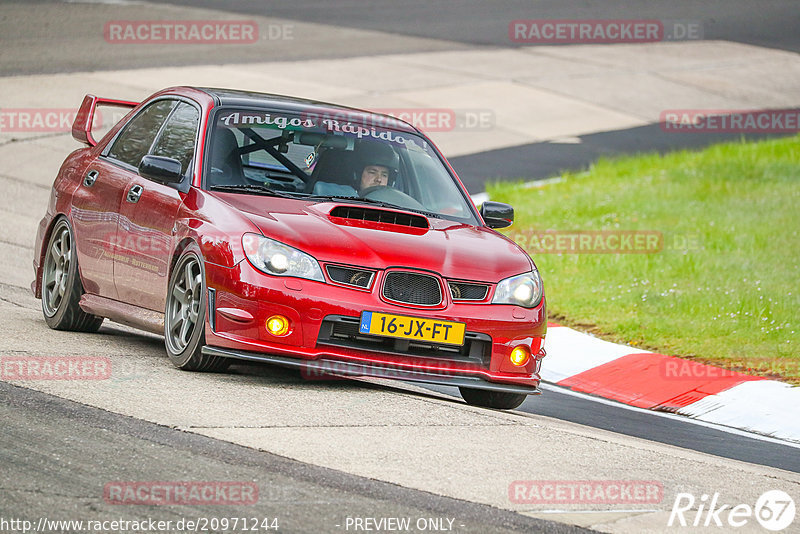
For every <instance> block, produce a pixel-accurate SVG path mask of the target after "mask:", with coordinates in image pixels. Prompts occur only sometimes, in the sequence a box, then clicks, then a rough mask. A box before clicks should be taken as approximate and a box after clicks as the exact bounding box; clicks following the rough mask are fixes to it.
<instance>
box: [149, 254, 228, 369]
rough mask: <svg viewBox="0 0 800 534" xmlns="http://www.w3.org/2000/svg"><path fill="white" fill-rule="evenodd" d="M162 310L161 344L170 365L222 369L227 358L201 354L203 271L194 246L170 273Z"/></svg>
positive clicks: (203, 319) (204, 292)
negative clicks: (163, 309)
mask: <svg viewBox="0 0 800 534" xmlns="http://www.w3.org/2000/svg"><path fill="white" fill-rule="evenodd" d="M167 287H168V291H167V305H166V309H165V311H164V344H165V346H166V349H167V355H168V356H169V359H170V360H171V361H172V363H173V365H175V367H177V368H179V369H183V370H185V371H208V372H214V371H223V370H225V369H226V368H227V367H228V364H229V363H230V362H229V360H228V359H227V358H221V357H219V356H211V355H207V354H203V352H202V349H203V345H205V343H206V334H205V317H206V300H207V290H206V273H205V268H204V267H203V259H202V256H201V255H200V249H199V248H198V247H197V245H195V244H192V245H189V246H188V247H187V248H186V249H185V250H184V251H183V253H181V256H180V258H178V261H177V262H175V268H174V269H173V270H172V275H171V276H170V281H169V286H167Z"/></svg>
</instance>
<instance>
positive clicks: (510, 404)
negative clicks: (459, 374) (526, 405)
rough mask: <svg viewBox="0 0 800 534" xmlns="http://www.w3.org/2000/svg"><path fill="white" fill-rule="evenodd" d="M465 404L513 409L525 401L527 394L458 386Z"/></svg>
mask: <svg viewBox="0 0 800 534" xmlns="http://www.w3.org/2000/svg"><path fill="white" fill-rule="evenodd" d="M458 390H459V391H460V392H461V396H462V397H463V398H464V400H465V401H467V404H471V405H473V406H482V407H484V408H494V409H496V410H513V409H514V408H516V407H518V406H519V405H520V404H522V403H523V402H525V398H526V397H527V395H525V394H524V393H505V392H502V391H489V390H485V389H472V388H462V387H460V388H458Z"/></svg>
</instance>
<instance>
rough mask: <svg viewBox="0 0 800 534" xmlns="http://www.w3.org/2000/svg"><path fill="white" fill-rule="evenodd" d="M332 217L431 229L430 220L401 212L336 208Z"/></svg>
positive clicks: (349, 207) (331, 213)
mask: <svg viewBox="0 0 800 534" xmlns="http://www.w3.org/2000/svg"><path fill="white" fill-rule="evenodd" d="M330 216H331V217H338V218H341V219H349V220H356V221H369V222H377V223H386V224H396V225H399V226H408V227H411V228H425V229H427V228H429V226H428V219H426V218H425V217H423V216H421V215H413V214H411V213H403V212H400V211H390V210H382V209H375V208H362V207H357V206H336V207H335V208H333V209H332V210H331V212H330Z"/></svg>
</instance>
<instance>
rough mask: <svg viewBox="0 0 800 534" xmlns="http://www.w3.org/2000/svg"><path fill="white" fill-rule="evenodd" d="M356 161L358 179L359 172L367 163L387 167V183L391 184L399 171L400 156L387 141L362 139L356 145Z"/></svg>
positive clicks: (362, 170)
mask: <svg viewBox="0 0 800 534" xmlns="http://www.w3.org/2000/svg"><path fill="white" fill-rule="evenodd" d="M356 161H357V162H358V164H357V165H356V168H357V170H358V176H357V178H358V179H361V173H362V172H364V168H365V167H367V166H369V165H380V166H382V167H386V168H387V169H389V185H390V186H391V185H393V184H394V181H395V178H396V177H397V173H398V172H399V171H400V156H398V155H397V152H395V151H394V149H393V148H392V147H391V146H389V145H388V144H387V143H381V142H379V141H371V140H364V141H361V143H360V144H359V145H358V150H357V153H356Z"/></svg>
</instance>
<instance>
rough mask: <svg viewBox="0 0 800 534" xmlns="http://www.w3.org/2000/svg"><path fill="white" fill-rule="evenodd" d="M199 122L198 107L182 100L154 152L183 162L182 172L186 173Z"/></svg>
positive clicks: (192, 152) (162, 131) (156, 154)
mask: <svg viewBox="0 0 800 534" xmlns="http://www.w3.org/2000/svg"><path fill="white" fill-rule="evenodd" d="M199 123H200V113H199V112H198V111H197V109H196V108H195V107H194V106H192V105H190V104H186V103H185V102H181V103H180V104H178V107H177V108H176V109H175V112H174V113H173V114H172V116H170V118H169V121H167V124H166V126H164V129H163V130H161V135H160V136H159V138H158V141H157V142H156V145H155V147H154V148H153V152H152V154H153V155H154V156H165V157H168V158H173V159H177V160H178V161H180V162H181V172H183V173H186V169H187V168H188V167H189V163H190V162H191V161H192V156H194V140H195V137H196V135H197V126H198V124H199Z"/></svg>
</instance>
